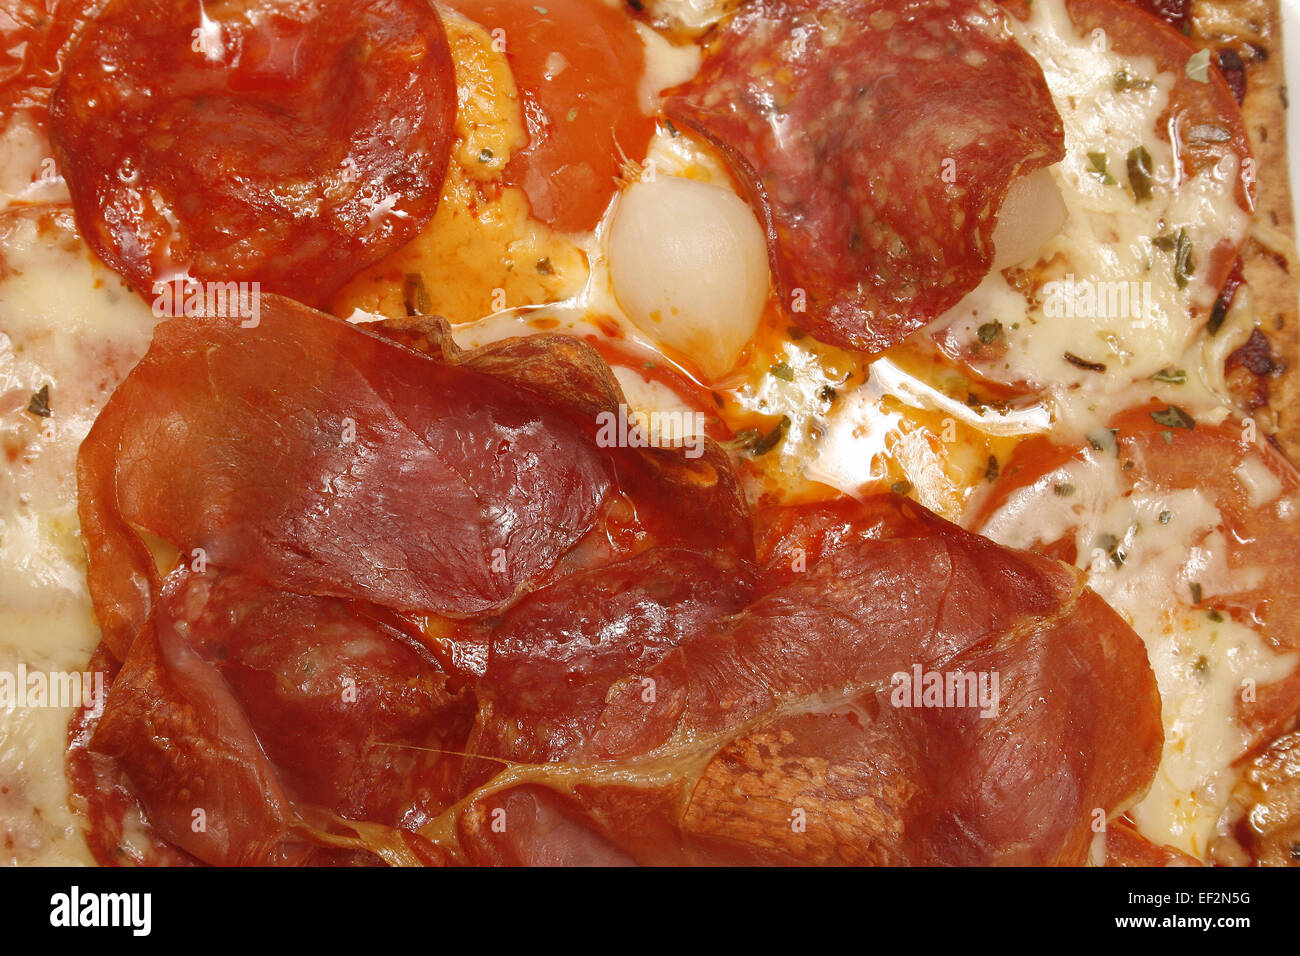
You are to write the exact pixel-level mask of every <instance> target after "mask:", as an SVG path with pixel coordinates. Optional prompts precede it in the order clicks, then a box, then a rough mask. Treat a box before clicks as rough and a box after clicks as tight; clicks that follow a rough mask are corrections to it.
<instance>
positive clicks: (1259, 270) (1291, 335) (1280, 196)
mask: <svg viewBox="0 0 1300 956" xmlns="http://www.w3.org/2000/svg"><path fill="white" fill-rule="evenodd" d="M1191 32H1192V35H1193V37H1195V38H1196V39H1198V40H1200V41H1202V42H1204V43H1205V45H1206V46H1209V47H1211V48H1213V49H1216V50H1217V49H1223V48H1230V49H1232V50H1234V51H1236V53H1237V54H1238V55H1239V56H1240V57H1241V60H1242V63H1243V65H1244V67H1245V76H1246V97H1245V100H1244V101H1243V103H1242V107H1241V109H1242V114H1243V116H1244V117H1245V120H1246V128H1247V131H1248V133H1249V136H1250V146H1251V149H1252V150H1253V151H1254V154H1255V160H1256V173H1257V178H1258V186H1257V190H1258V191H1257V195H1256V212H1255V225H1254V226H1253V227H1252V230H1251V238H1250V239H1248V240H1247V242H1246V245H1245V246H1244V247H1243V249H1242V251H1241V260H1242V273H1243V275H1244V276H1245V280H1246V284H1247V286H1248V288H1249V290H1250V292H1249V294H1250V296H1251V308H1252V309H1253V311H1254V315H1255V325H1256V327H1257V328H1258V329H1259V331H1260V332H1261V333H1262V334H1263V336H1264V337H1265V338H1266V339H1267V341H1268V344H1269V346H1270V348H1271V352H1272V361H1271V362H1268V361H1267V360H1266V359H1265V358H1264V357H1263V356H1251V360H1250V361H1249V363H1248V364H1247V365H1245V366H1241V367H1243V368H1245V370H1246V372H1247V373H1248V374H1247V375H1245V376H1242V375H1238V376H1236V377H1235V379H1234V380H1233V385H1234V389H1233V390H1234V393H1235V397H1237V398H1238V400H1239V401H1240V402H1241V403H1242V404H1243V405H1245V406H1246V408H1247V410H1248V411H1251V412H1252V414H1253V415H1254V417H1255V418H1256V420H1257V421H1258V423H1259V425H1260V428H1261V430H1262V431H1263V432H1264V433H1265V434H1269V435H1272V436H1273V437H1274V438H1275V440H1276V441H1277V443H1278V444H1279V445H1280V446H1281V447H1282V450H1283V451H1285V452H1286V453H1287V455H1288V457H1289V458H1290V459H1291V460H1292V461H1300V375H1298V374H1297V371H1298V370H1300V318H1298V316H1297V304H1298V303H1297V286H1296V279H1295V275H1294V269H1295V267H1296V263H1297V258H1296V252H1295V245H1294V241H1295V217H1294V213H1293V211H1292V206H1291V182H1290V171H1289V166H1288V159H1287V137H1286V120H1287V108H1288V104H1287V89H1286V73H1285V70H1284V65H1283V50H1282V11H1281V7H1280V3H1279V0H1197V2H1195V3H1193V5H1192V19H1191ZM1251 379H1253V381H1251Z"/></svg>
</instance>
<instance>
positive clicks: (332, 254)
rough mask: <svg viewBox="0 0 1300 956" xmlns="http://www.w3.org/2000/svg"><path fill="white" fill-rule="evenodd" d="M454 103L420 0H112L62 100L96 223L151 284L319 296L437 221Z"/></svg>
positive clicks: (87, 213) (88, 228)
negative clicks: (182, 278) (219, 0)
mask: <svg viewBox="0 0 1300 956" xmlns="http://www.w3.org/2000/svg"><path fill="white" fill-rule="evenodd" d="M455 109H456V90H455V80H454V76H453V73H452V65H451V54H450V51H449V49H448V47H447V39H446V36H445V34H444V33H443V28H442V22H441V20H440V19H439V17H438V14H437V12H436V11H435V10H434V9H433V7H432V6H431V5H430V4H428V3H426V2H424V0H363V2H359V3H357V2H351V0H304V2H301V3H294V4H284V3H276V2H272V0H235V2H232V3H225V4H222V5H221V6H220V7H214V6H212V5H208V6H206V7H205V6H204V5H203V4H201V3H200V2H199V0H114V2H112V3H110V4H109V6H108V7H107V8H106V9H105V10H104V12H103V13H102V15H101V16H100V17H99V19H98V20H97V21H96V22H95V23H94V24H93V26H92V27H91V28H89V29H88V30H87V31H86V32H85V34H84V35H83V36H82V39H81V41H80V42H79V44H78V45H77V46H76V48H75V49H74V51H73V52H72V54H71V55H70V57H69V58H68V61H67V63H66V65H65V69H64V73H63V77H62V79H61V80H60V82H59V85H58V87H57V88H56V90H55V93H54V98H53V103H52V106H51V121H52V122H51V125H52V129H51V132H52V139H53V142H54V147H55V156H56V159H57V161H58V164H59V168H60V170H61V171H62V172H63V175H64V177H65V178H66V179H67V181H68V187H69V189H70V191H71V193H72V198H73V203H74V205H75V207H76V211H77V220H78V224H79V225H80V227H81V232H82V234H83V235H84V236H85V237H86V239H87V241H89V242H90V244H91V246H92V247H93V248H94V250H95V252H96V253H97V254H98V255H99V256H100V258H102V259H103V260H104V261H105V262H106V263H108V265H109V266H111V267H112V268H114V269H115V270H117V271H118V272H119V273H121V274H122V275H123V276H124V277H126V278H127V280H128V281H130V282H131V283H132V284H133V285H134V286H135V287H136V289H137V290H139V291H140V292H142V293H149V292H150V290H151V288H152V286H153V284H154V283H155V282H156V281H158V280H166V279H171V278H173V277H174V276H176V275H185V274H188V275H189V276H191V277H193V278H195V279H198V280H201V281H216V282H228V281H234V280H239V281H250V282H251V281H256V282H260V283H262V285H263V286H264V287H265V291H268V292H276V293H280V294H284V295H288V296H291V297H293V298H297V299H300V300H302V301H305V302H308V303H319V302H321V301H323V300H324V299H325V298H326V297H328V295H329V294H330V293H332V292H333V291H335V290H336V289H337V288H338V287H339V286H341V285H342V284H343V283H344V282H345V281H346V280H347V279H348V278H350V277H351V276H352V275H354V274H355V273H356V272H358V271H359V270H360V269H362V268H364V267H365V266H367V265H369V264H371V263H373V262H375V261H377V260H378V259H380V258H382V257H383V256H384V255H385V254H386V253H387V252H389V251H391V250H392V249H394V248H396V247H397V246H399V245H401V244H402V243H404V242H406V241H407V240H408V239H410V238H411V237H412V236H413V235H414V234H415V233H416V232H417V231H418V230H419V229H420V227H422V226H423V225H424V224H425V223H427V222H428V221H429V219H431V218H432V216H433V213H434V210H435V209H436V207H437V203H438V196H439V193H440V191H441V188H442V180H443V175H444V173H445V172H446V168H447V159H448V155H449V152H450V146H451V138H452V135H453V121H454V118H455Z"/></svg>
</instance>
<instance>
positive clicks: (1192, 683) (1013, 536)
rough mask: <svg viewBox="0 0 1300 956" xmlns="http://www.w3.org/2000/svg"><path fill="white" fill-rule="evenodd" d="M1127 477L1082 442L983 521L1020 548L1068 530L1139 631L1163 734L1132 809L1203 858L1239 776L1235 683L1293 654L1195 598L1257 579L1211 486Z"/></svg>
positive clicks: (1263, 680)
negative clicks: (1165, 484)
mask: <svg viewBox="0 0 1300 956" xmlns="http://www.w3.org/2000/svg"><path fill="white" fill-rule="evenodd" d="M1261 467H1262V466H1261ZM1274 481H1276V479H1275V478H1274ZM1125 487H1126V484H1125V482H1124V481H1123V479H1122V476H1121V472H1120V465H1119V461H1118V459H1117V458H1116V457H1115V456H1114V455H1113V454H1108V453H1105V452H1095V451H1094V452H1090V453H1089V454H1088V455H1087V457H1086V459H1085V460H1083V461H1072V462H1070V463H1069V464H1067V465H1065V466H1063V467H1062V468H1060V469H1058V470H1057V471H1055V472H1053V473H1051V474H1050V475H1048V476H1047V477H1045V478H1044V479H1042V480H1040V481H1039V482H1037V483H1035V485H1033V486H1030V487H1027V488H1025V489H1022V490H1021V491H1019V492H1017V493H1016V494H1015V495H1013V496H1012V498H1011V499H1010V500H1009V501H1008V502H1007V504H1006V505H1005V506H1004V507H1003V508H1002V509H1001V510H1000V511H999V513H998V514H997V516H996V517H995V518H994V520H993V521H992V522H991V523H990V524H989V525H988V526H987V527H986V528H985V529H984V532H985V533H986V534H987V535H988V536H989V537H991V538H992V539H993V540H995V541H998V542H1000V543H1002V544H1006V545H1010V546H1012V547H1021V548H1025V547H1034V546H1036V545H1042V544H1050V543H1053V542H1055V541H1058V540H1060V539H1062V538H1066V539H1071V540H1072V541H1073V543H1074V545H1075V548H1076V551H1077V554H1078V560H1077V561H1076V563H1077V565H1078V566H1079V567H1081V568H1083V569H1085V570H1086V571H1087V576H1088V584H1089V586H1090V587H1091V588H1092V589H1093V590H1094V591H1096V592H1097V593H1098V594H1099V595H1100V596H1101V597H1102V598H1103V599H1105V601H1106V602H1107V603H1108V604H1109V605H1110V606H1111V607H1112V608H1114V609H1115V610H1116V611H1117V612H1118V613H1119V614H1120V615H1121V616H1122V617H1123V618H1124V619H1125V620H1126V621H1128V623H1129V624H1130V626H1132V628H1133V629H1134V630H1135V631H1136V632H1137V633H1138V635H1139V636H1140V637H1141V638H1142V640H1143V642H1144V643H1145V644H1146V647H1147V655H1148V657H1149V659H1150V661H1151V667H1152V670H1153V671H1154V672H1155V676H1156V683H1157V685H1158V686H1159V689H1160V699H1161V705H1162V719H1163V722H1164V728H1165V746H1164V753H1163V755H1162V758H1161V761H1160V767H1159V769H1158V771H1157V773H1156V778H1155V780H1154V781H1153V783H1152V785H1151V789H1150V790H1149V791H1148V793H1147V794H1146V795H1145V797H1144V798H1143V799H1142V800H1141V801H1140V802H1139V803H1138V804H1137V805H1136V806H1134V807H1133V808H1131V813H1132V816H1133V819H1134V822H1135V823H1136V824H1137V826H1138V829H1139V830H1140V831H1141V832H1142V833H1143V835H1145V836H1146V837H1147V838H1148V839H1150V840H1152V841H1153V842H1154V843H1156V844H1157V845H1159V844H1168V845H1170V846H1174V847H1177V848H1178V849H1180V850H1182V851H1183V852H1185V853H1188V854H1191V855H1192V856H1194V857H1197V858H1203V857H1204V856H1205V853H1206V850H1207V848H1208V845H1209V841H1210V839H1211V837H1212V836H1213V834H1214V832H1215V827H1216V825H1217V823H1218V821H1219V818H1220V816H1221V815H1222V813H1223V810H1224V808H1225V807H1226V806H1227V801H1228V797H1229V795H1230V791H1231V789H1232V785H1233V783H1234V782H1235V780H1236V771H1235V769H1234V768H1233V766H1232V764H1233V762H1234V761H1235V760H1236V759H1237V758H1238V757H1239V756H1241V754H1242V753H1243V752H1244V750H1245V747H1246V744H1247V734H1246V731H1245V730H1244V729H1243V728H1242V726H1241V724H1240V723H1239V721H1238V720H1237V705H1238V702H1239V701H1240V699H1241V697H1240V695H1241V694H1242V693H1243V690H1245V689H1246V687H1247V686H1248V685H1247V682H1253V683H1254V684H1255V685H1258V686H1262V685H1265V684H1269V683H1271V682H1273V681H1276V680H1279V679H1281V678H1283V677H1285V676H1286V675H1287V674H1288V673H1290V671H1291V670H1292V668H1293V667H1294V666H1295V664H1296V655H1295V654H1278V653H1276V652H1275V651H1273V650H1272V649H1271V648H1270V647H1269V646H1268V645H1267V644H1265V642H1264V641H1263V639H1262V638H1261V637H1260V635H1259V634H1257V633H1256V632H1255V631H1254V630H1253V629H1251V628H1250V627H1247V626H1245V625H1243V624H1240V623H1237V622H1236V621H1234V620H1233V619H1232V618H1230V617H1228V616H1227V615H1224V614H1219V613H1218V612H1214V611H1212V610H1209V609H1207V608H1204V607H1199V608H1198V607H1193V605H1194V604H1197V603H1198V602H1197V600H1196V598H1198V597H1199V598H1200V599H1201V600H1203V601H1204V602H1205V603H1206V604H1211V603H1212V601H1213V597H1214V596H1215V595H1216V594H1230V593H1233V592H1236V591H1239V590H1243V589H1245V588H1246V587H1248V586H1250V585H1251V584H1252V583H1253V582H1252V581H1251V580H1250V578H1251V575H1250V572H1249V570H1242V569H1238V570H1236V571H1233V570H1230V569H1229V568H1228V566H1227V562H1226V558H1225V556H1226V554H1227V542H1226V540H1225V539H1224V537H1223V531H1222V530H1221V527H1222V518H1221V516H1220V514H1219V511H1218V509H1217V508H1216V507H1215V505H1214V502H1213V501H1212V500H1211V499H1210V498H1209V497H1208V496H1207V495H1205V494H1203V493H1201V492H1199V491H1193V490H1180V491H1175V492H1172V493H1159V492H1157V491H1156V490H1155V489H1152V488H1149V487H1144V486H1143V485H1142V484H1141V483H1140V482H1139V483H1138V484H1137V486H1136V487H1135V488H1134V489H1133V490H1132V491H1131V493H1129V492H1125V491H1124V490H1123V489H1124V488H1125ZM1066 491H1068V493H1063V492H1066ZM1194 592H1195V595H1194Z"/></svg>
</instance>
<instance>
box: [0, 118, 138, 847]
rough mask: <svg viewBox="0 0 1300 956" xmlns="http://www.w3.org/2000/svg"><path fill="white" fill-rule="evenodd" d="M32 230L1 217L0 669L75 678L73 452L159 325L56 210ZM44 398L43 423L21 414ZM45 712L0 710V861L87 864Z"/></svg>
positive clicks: (83, 633)
mask: <svg viewBox="0 0 1300 956" xmlns="http://www.w3.org/2000/svg"><path fill="white" fill-rule="evenodd" d="M11 133H12V130H11ZM18 135H20V136H21V135H25V133H22V132H20V133H19V134H18ZM12 145H13V144H12V142H8V143H5V142H0V152H3V151H4V149H5V148H7V147H8V146H12ZM40 221H41V216H40V213H39V212H37V211H35V210H15V209H14V208H12V207H11V209H10V210H9V211H7V212H4V213H0V255H2V257H3V264H4V267H5V268H4V270H3V273H2V274H0V451H3V454H4V455H5V458H6V461H5V464H4V466H3V467H0V673H2V674H4V675H14V678H16V677H17V676H18V675H19V674H20V673H21V672H22V671H24V670H25V671H26V672H27V673H28V674H29V675H30V674H31V673H32V672H39V673H40V674H42V675H52V674H70V673H73V672H77V673H80V672H82V671H83V670H84V668H85V667H86V665H87V661H88V659H89V657H90V654H91V652H92V651H93V649H94V648H95V646H96V645H97V644H98V642H99V630H98V628H97V626H96V625H95V621H94V616H93V613H92V610H91V606H90V598H89V595H88V593H87V591H86V583H85V566H86V562H85V554H84V550H83V546H82V542H81V536H80V531H79V527H78V522H77V511H76V484H75V462H76V454H77V448H78V446H79V445H80V443H81V440H82V438H84V437H85V435H86V432H87V431H88V430H89V429H90V426H91V424H92V423H93V421H94V419H95V417H96V416H97V415H98V413H99V410H100V408H101V407H102V406H103V403H104V402H105V401H106V400H107V398H108V396H109V394H110V393H111V391H112V389H113V388H114V387H115V386H116V384H117V382H118V381H119V380H120V379H121V377H122V376H123V375H125V374H126V372H127V370H129V369H130V367H131V366H132V365H133V364H134V363H135V362H136V361H137V360H138V359H139V357H140V356H141V355H143V354H144V351H145V348H146V347H147V345H148V341H149V336H150V333H151V331H152V329H153V326H154V323H155V321H156V320H155V319H154V317H153V315H152V313H151V311H150V309H149V306H148V304H147V303H145V302H144V301H143V300H142V299H141V298H140V297H138V296H136V295H135V294H133V293H132V292H130V291H129V290H128V289H127V288H126V287H125V286H124V285H123V284H122V283H121V282H120V281H119V280H118V278H117V277H116V276H115V275H113V274H112V273H111V272H109V271H108V270H107V269H105V268H104V267H103V266H101V265H100V264H99V263H98V262H96V261H94V260H93V259H92V257H91V255H90V253H89V252H88V250H87V249H86V247H85V245H84V244H83V243H82V242H81V240H80V239H79V238H77V236H76V235H75V234H74V233H73V232H71V230H70V226H71V219H70V216H69V215H68V214H67V213H66V212H63V213H62V214H61V215H58V216H56V217H55V218H54V219H47V224H46V226H45V228H44V229H42V228H41V226H40ZM42 388H48V392H47V393H46V394H47V395H48V405H49V410H50V415H49V416H48V417H41V416H39V415H36V414H33V413H32V412H30V411H28V407H29V404H30V403H31V401H32V398H33V396H34V395H35V394H36V393H38V392H39V391H40V390H41V389H42ZM14 678H11V679H14ZM2 680H4V678H3V677H0V681H2ZM54 703H57V701H54V700H45V701H40V700H36V701H33V700H30V699H28V700H22V699H18V698H6V699H4V700H3V701H0V828H3V831H4V834H5V841H4V844H3V846H4V847H5V849H3V850H0V861H5V860H7V861H9V862H23V863H40V864H66V863H82V862H89V856H88V853H87V851H86V848H85V844H84V841H83V840H82V838H81V834H80V830H79V828H78V826H77V824H76V821H75V819H74V818H73V817H72V815H71V813H70V811H69V809H68V802H67V801H68V790H67V784H66V782H65V779H64V771H63V754H64V749H65V745H66V740H67V726H68V719H69V717H70V715H71V712H72V711H71V708H70V707H66V706H52V704H54Z"/></svg>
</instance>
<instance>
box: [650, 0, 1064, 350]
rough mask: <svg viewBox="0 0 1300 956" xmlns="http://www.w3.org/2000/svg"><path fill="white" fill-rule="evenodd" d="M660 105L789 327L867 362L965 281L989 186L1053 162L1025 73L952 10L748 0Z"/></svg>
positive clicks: (974, 16) (987, 225)
mask: <svg viewBox="0 0 1300 956" xmlns="http://www.w3.org/2000/svg"><path fill="white" fill-rule="evenodd" d="M666 109H667V110H668V112H669V114H670V115H671V116H672V117H673V118H675V119H677V120H680V121H681V122H683V123H686V124H688V125H689V126H691V127H693V128H694V129H696V130H697V131H698V132H700V133H701V134H703V135H704V136H705V137H707V138H708V139H709V140H711V141H712V142H713V143H715V144H716V145H717V146H719V147H720V148H721V149H722V151H723V153H724V154H725V156H726V157H727V159H728V160H729V161H730V162H731V164H732V166H733V168H734V170H735V171H736V173H737V176H738V178H739V179H740V180H741V182H742V184H743V185H744V186H745V187H746V189H747V190H748V193H749V198H750V201H751V204H752V205H753V206H754V207H755V209H756V210H757V211H758V212H759V214H760V218H761V219H762V220H763V221H764V222H765V224H766V228H767V233H768V242H769V251H770V255H771V261H772V269H773V273H774V275H775V276H776V280H777V284H778V287H779V290H780V292H781V295H782V297H783V299H784V302H785V306H786V308H787V309H789V310H790V312H791V314H792V317H793V318H794V320H795V321H798V322H800V323H801V324H803V325H804V326H806V327H807V328H808V330H809V331H810V332H812V333H813V334H814V335H816V336H818V337H819V338H822V339H824V340H826V341H828V342H832V343H835V344H837V345H843V346H846V347H849V348H856V349H860V350H862V351H865V352H870V353H874V352H880V351H882V350H884V349H886V348H888V347H889V346H891V345H894V344H895V343H897V342H899V341H901V340H902V339H903V338H905V337H906V336H907V335H908V334H909V333H911V332H912V331H914V330H915V329H918V328H920V327H921V326H922V325H925V324H926V323H927V322H929V321H930V320H932V319H934V318H936V317H937V316H939V315H940V314H942V313H943V312H944V311H945V310H946V309H948V308H949V307H951V306H952V305H954V304H955V303H956V302H957V301H958V300H959V299H961V298H962V296H964V295H965V294H966V293H967V292H968V291H970V290H971V289H972V288H974V287H975V286H976V285H977V284H978V283H979V281H980V279H981V278H982V277H983V276H984V274H985V273H987V272H988V269H989V266H990V264H991V263H992V259H993V246H992V241H991V237H992V233H993V226H994V222H995V218H996V214H997V211H998V209H999V207H1000V205H1001V203H1002V199H1003V197H1004V196H1005V194H1006V191H1007V187H1008V186H1009V185H1010V183H1011V182H1012V181H1013V180H1014V179H1016V178H1017V177H1018V176H1021V175H1023V174H1025V173H1028V172H1031V171H1033V170H1035V169H1038V168H1039V167H1042V166H1046V165H1049V164H1051V163H1054V162H1056V161H1058V160H1059V159H1060V158H1061V157H1062V156H1063V155H1064V145H1063V134H1062V128H1061V122H1060V118H1059V116H1058V115H1057V112H1056V108H1055V106H1054V105H1053V103H1052V97H1051V94H1050V93H1049V92H1048V89H1047V85H1046V83H1045V82H1044V80H1043V74H1042V71H1041V70H1040V69H1039V67H1038V64H1037V63H1036V62H1035V61H1034V60H1033V59H1032V58H1031V57H1030V56H1029V55H1028V54H1027V53H1025V51H1024V50H1022V49H1021V48H1020V46H1019V45H1017V44H1016V43H1015V42H1014V41H1012V40H1010V39H1009V38H1008V37H1007V36H1006V35H1005V34H1004V32H1003V31H1002V30H1001V29H1000V22H999V19H998V17H997V16H996V15H993V16H990V15H989V14H988V13H987V12H985V11H983V10H982V9H981V8H980V7H979V6H978V5H977V4H976V3H974V2H968V0H945V2H932V0H870V2H866V3H862V2H850V0H760V2H757V3H753V4H750V5H748V6H746V7H744V8H743V9H742V10H741V11H740V12H739V13H738V14H737V15H736V16H735V18H734V19H732V20H731V22H730V23H729V24H728V25H727V26H726V27H725V28H724V29H723V30H722V31H721V32H720V34H719V37H718V40H717V42H716V46H715V48H714V49H713V50H712V52H711V53H710V54H709V56H708V58H707V59H706V61H705V63H704V66H703V68H702V69H701V71H700V73H699V75H698V76H697V77H696V78H695V79H694V80H692V81H691V82H690V83H688V84H686V85H685V86H683V87H680V88H679V89H678V90H677V91H676V93H675V95H674V96H673V98H672V99H671V100H670V101H669V102H668V104H667V106H666Z"/></svg>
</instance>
